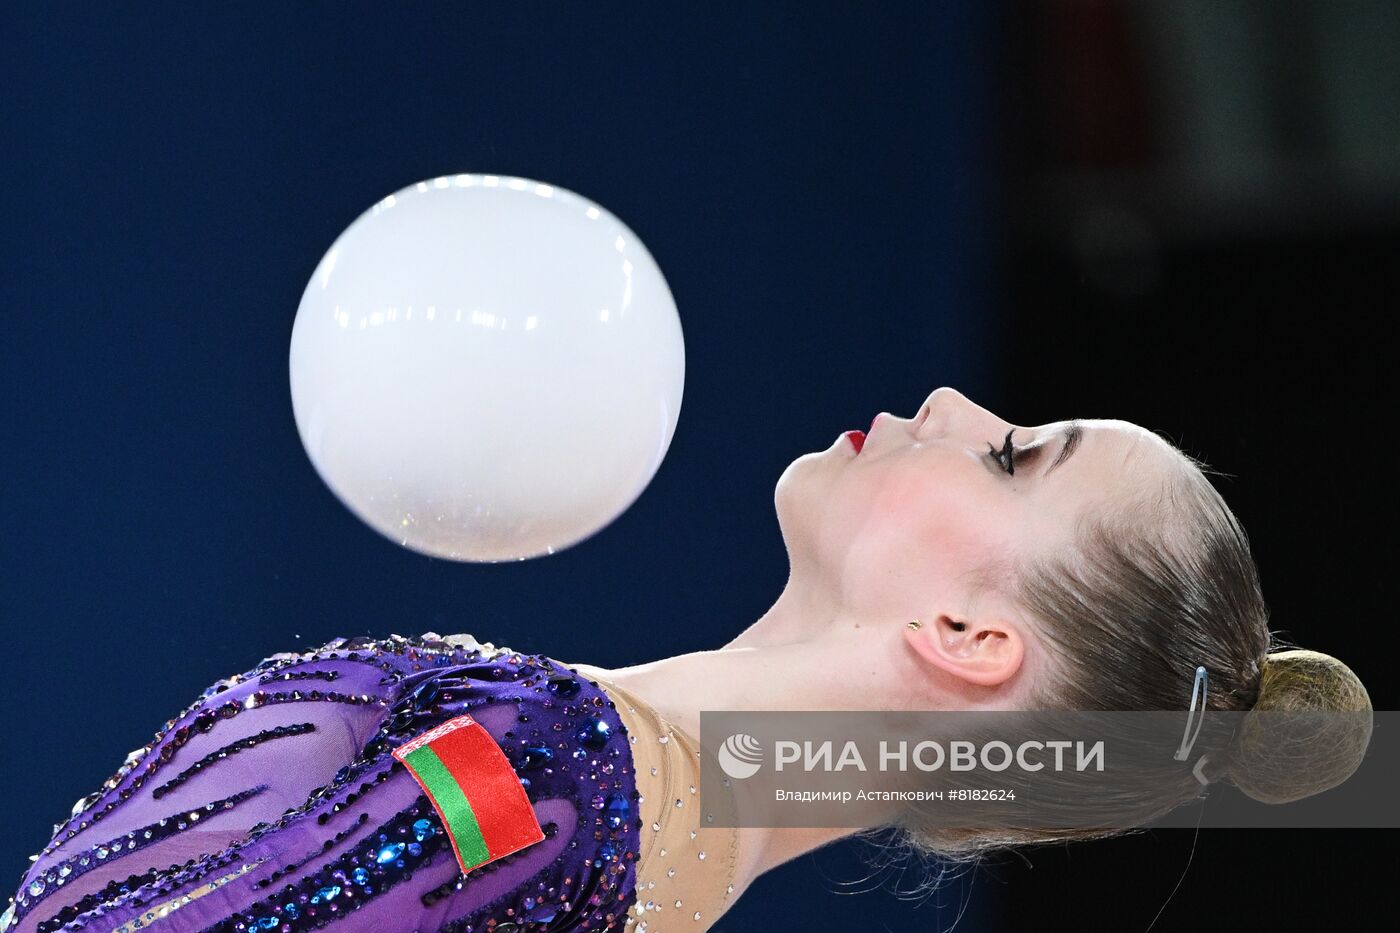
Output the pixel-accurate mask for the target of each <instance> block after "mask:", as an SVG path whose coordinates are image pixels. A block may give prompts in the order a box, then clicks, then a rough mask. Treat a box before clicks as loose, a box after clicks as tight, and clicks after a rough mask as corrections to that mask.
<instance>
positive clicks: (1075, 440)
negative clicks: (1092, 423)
mask: <svg viewBox="0 0 1400 933" xmlns="http://www.w3.org/2000/svg"><path fill="white" fill-rule="evenodd" d="M1061 433H1062V434H1063V435H1064V438H1065V442H1064V445H1063V446H1062V447H1060V452H1059V453H1058V454H1056V456H1055V462H1053V463H1051V464H1050V466H1049V468H1048V469H1047V470H1046V471H1045V475H1046V476H1049V475H1050V474H1051V473H1053V472H1055V467H1057V466H1059V465H1060V464H1062V463H1064V462H1065V461H1066V460H1068V459H1069V458H1070V457H1072V456H1074V452H1075V451H1076V450H1078V449H1079V442H1080V441H1082V440H1083V439H1084V426H1083V425H1081V424H1080V423H1079V419H1078V418H1076V419H1074V420H1073V421H1071V422H1070V423H1069V424H1067V425H1065V429H1064V431H1063V432H1061Z"/></svg>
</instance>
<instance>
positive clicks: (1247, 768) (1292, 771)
mask: <svg viewBox="0 0 1400 933" xmlns="http://www.w3.org/2000/svg"><path fill="white" fill-rule="evenodd" d="M1288 714H1295V715H1288ZM1319 714H1322V715H1319ZM1327 714H1334V715H1327ZM1346 714H1354V715H1346ZM1371 719H1372V717H1371V697H1370V695H1369V694H1368V693H1367V692H1366V687H1365V686H1364V685H1363V684H1362V683H1361V679H1360V678H1359V677H1357V676H1356V674H1355V673H1353V672H1352V669H1351V668H1349V667H1347V666H1346V665H1345V664H1343V663H1342V662H1341V661H1338V660H1337V659H1336V658H1334V657H1332V656H1331V655H1330V654H1323V653H1322V652H1320V651H1304V650H1300V649H1295V650H1289V651H1276V652H1273V653H1271V654H1269V655H1268V656H1267V657H1266V658H1265V659H1264V663H1263V666H1262V679H1261V681H1260V686H1259V699H1258V700H1257V701H1256V702H1255V704H1254V708H1253V709H1252V710H1251V711H1250V712H1249V713H1248V714H1247V715H1246V716H1245V717H1244V720H1243V722H1241V724H1240V731H1239V734H1238V735H1237V736H1236V738H1235V745H1234V749H1233V751H1232V753H1231V756H1230V765H1229V769H1228V771H1227V773H1228V775H1229V778H1230V780H1231V781H1232V782H1233V783H1234V784H1235V786H1236V787H1238V788H1239V789H1240V790H1242V791H1244V792H1245V793H1246V794H1248V795H1249V796H1250V797H1253V798H1254V799H1255V800H1259V801H1262V802H1263V803H1288V802H1290V801H1293V800H1299V799H1301V798H1303V797H1308V796H1311V795H1312V794H1317V793H1321V792H1322V791H1324V790H1327V789H1329V788H1332V787H1336V786H1337V785H1338V784H1340V783H1342V782H1343V781H1345V780H1346V779H1347V778H1349V777H1351V775H1352V772H1354V771H1355V770H1356V769H1357V767H1359V766H1360V764H1361V759H1362V757H1363V756H1364V755H1365V754H1366V746H1367V745H1369V744H1370V741H1371Z"/></svg>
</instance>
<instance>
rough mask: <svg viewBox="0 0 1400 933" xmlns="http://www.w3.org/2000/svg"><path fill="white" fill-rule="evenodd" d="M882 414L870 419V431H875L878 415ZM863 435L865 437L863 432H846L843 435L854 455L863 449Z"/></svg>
mask: <svg viewBox="0 0 1400 933" xmlns="http://www.w3.org/2000/svg"><path fill="white" fill-rule="evenodd" d="M883 414H884V412H883V411H882V412H880V414H878V415H876V416H875V417H874V418H871V419H870V430H871V431H874V430H875V423H876V422H877V421H879V420H880V415H883ZM865 435H866V432H865V431H847V432H846V435H845V436H846V438H847V439H848V440H850V442H851V445H852V446H853V447H855V449H856V453H860V452H861V449H862V448H863V447H865Z"/></svg>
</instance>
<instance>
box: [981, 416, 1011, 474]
mask: <svg viewBox="0 0 1400 933" xmlns="http://www.w3.org/2000/svg"><path fill="white" fill-rule="evenodd" d="M1015 433H1016V429H1015V428H1012V429H1011V430H1010V431H1007V432H1006V440H1005V441H1003V442H1002V445H1001V450H997V449H996V447H994V446H993V445H992V443H991V442H990V441H988V442H987V448H988V449H989V450H991V452H992V459H993V460H995V461H996V462H997V465H998V466H1000V467H1001V468H1002V469H1003V470H1005V471H1006V473H1007V475H1009V476H1015V475H1016V448H1015V447H1013V446H1012V445H1011V435H1013V434H1015Z"/></svg>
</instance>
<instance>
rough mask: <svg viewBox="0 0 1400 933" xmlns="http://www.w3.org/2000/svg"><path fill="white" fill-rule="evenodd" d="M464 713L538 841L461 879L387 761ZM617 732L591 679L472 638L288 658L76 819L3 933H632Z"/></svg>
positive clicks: (219, 695)
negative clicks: (520, 797) (515, 782)
mask: <svg viewBox="0 0 1400 933" xmlns="http://www.w3.org/2000/svg"><path fill="white" fill-rule="evenodd" d="M466 712H470V713H471V715H472V717H473V718H475V719H476V720H477V721H478V722H480V723H481V724H482V725H483V726H484V727H485V728H486V729H487V731H488V732H489V733H490V734H491V736H492V737H493V738H494V739H495V740H496V742H497V743H498V744H499V745H500V747H501V749H502V750H503V751H504V752H505V754H506V757H507V759H508V760H509V761H510V762H511V764H512V766H513V767H514V769H515V771H516V774H517V775H518V776H519V778H520V782H521V784H522V785H523V786H524V788H525V790H526V795H527V796H528V797H529V799H530V802H531V804H532V805H533V807H534V811H535V816H536V818H537V819H538V821H539V823H540V826H541V828H542V829H543V830H544V832H545V838H544V840H543V841H541V842H538V843H535V844H534V845H531V846H529V847H527V848H524V849H522V850H520V851H518V852H515V853H513V854H511V855H507V856H504V857H502V858H499V859H497V860H495V861H491V862H488V863H487V864H485V865H483V866H481V867H479V868H475V869H473V870H472V871H470V872H468V873H467V874H465V875H464V874H463V873H462V872H461V868H460V866H459V864H458V863H457V860H456V857H455V856H454V854H453V850H452V845H451V841H450V839H449V837H448V836H447V835H446V831H445V828H444V826H443V823H442V821H441V820H440V819H439V817H438V814H437V811H436V810H435V809H434V808H433V806H432V803H431V802H430V801H429V800H428V798H427V797H426V796H425V795H424V794H423V790H422V788H421V787H420V786H419V785H418V783H417V782H416V781H415V780H414V778H413V775H412V774H411V773H409V771H408V770H407V769H406V768H405V767H404V765H402V764H401V763H399V762H398V761H397V760H395V759H394V758H393V756H392V755H391V754H390V752H391V749H393V748H394V747H396V746H398V745H400V744H402V743H404V742H406V741H408V740H410V739H412V738H414V737H415V736H417V735H420V734H422V733H423V732H426V731H427V730H428V729H430V728H432V727H433V726H434V725H436V724H438V723H441V722H443V721H445V720H447V719H451V718H452V717H454V716H460V715H461V714H463V713H466ZM626 732H627V730H626V728H625V727H624V726H623V724H622V722H621V720H620V719H619V718H618V716H617V712H616V710H615V709H614V706H613V703H612V702H611V701H610V700H609V699H608V697H607V695H606V694H604V693H603V691H602V690H601V689H600V688H599V687H598V686H597V685H596V684H594V683H593V682H591V681H589V680H588V679H587V678H585V677H583V676H581V675H578V674H576V673H575V672H573V671H572V670H570V669H569V668H567V667H565V666H564V665H562V664H560V663H559V662H557V661H554V660H551V659H549V658H546V657H543V656H540V655H526V654H519V653H516V652H512V651H510V650H509V649H497V648H494V647H493V646H490V645H481V644H480V643H477V642H475V641H474V640H472V639H471V638H470V637H469V636H452V637H451V638H450V639H447V640H444V639H442V638H440V637H439V636H438V635H436V634H434V633H431V632H430V633H428V634H426V635H424V636H422V637H413V638H404V637H402V636H398V635H394V636H391V637H390V638H388V639H385V640H374V639H370V638H354V639H350V640H346V639H343V638H340V639H336V640H335V641H332V642H330V643H329V644H327V645H325V646H323V647H321V648H319V649H316V650H315V651H310V652H304V653H285V654H276V655H273V656H272V657H269V658H267V659H266V660H264V661H263V662H262V663H260V664H259V665H258V666H257V667H255V668H253V669H252V670H251V671H248V672H247V673H245V674H242V675H239V676H237V677H232V678H229V679H227V680H223V681H219V682H218V683H216V684H214V685H213V686H211V687H210V688H208V689H207V690H206V691H205V692H204V694H203V696H202V697H201V698H200V699H199V700H197V701H196V702H195V703H194V704H192V705H191V706H190V707H189V708H188V709H186V710H185V711H184V712H182V713H181V714H180V715H178V716H176V717H175V718H174V719H172V720H170V721H169V722H168V723H167V724H166V726H165V728H164V729H163V730H161V732H160V733H158V734H157V736H156V738H155V739H154V740H153V741H152V742H151V744H149V745H148V746H146V747H144V748H141V749H138V750H137V751H135V752H133V753H132V754H131V756H129V757H128V759H127V763H126V764H124V765H123V766H122V768H121V769H120V770H119V771H118V772H117V773H116V774H115V775H114V776H113V777H112V778H111V779H109V780H108V781H107V782H106V783H105V784H104V785H103V786H102V788H101V790H99V791H98V792H97V793H94V794H91V795H89V796H88V797H85V798H83V799H82V800H81V801H79V803H78V805H77V806H75V808H74V813H73V816H72V818H71V819H69V820H68V821H67V822H65V823H63V824H62V825H60V826H58V827H56V828H55V832H54V836H53V840H52V841H51V842H50V843H49V844H48V845H47V846H46V847H45V848H44V850H43V851H42V852H41V853H39V855H38V857H37V859H36V860H35V861H34V862H33V864H32V865H31V866H30V868H29V870H28V871H27V872H26V873H25V875H24V878H23V881H22V883H21V885H20V888H19V891H18V892H17V893H16V895H15V897H14V900H13V903H12V904H11V905H10V908H9V911H8V912H7V915H6V916H5V917H4V919H3V920H0V931H3V933H60V931H62V933H70V931H84V933H99V931H100V933H115V931H120V933H130V931H135V930H144V929H147V928H152V929H153V930H154V933H186V931H188V933H195V931H200V933H233V931H239V933H243V931H260V930H270V931H281V933H297V931H302V930H319V929H322V928H329V929H330V930H332V931H333V933H349V931H362V930H363V931H371V930H372V931H378V933H412V931H425V933H427V931H434V930H437V931H450V933H489V931H494V933H512V931H516V933H523V931H527V930H528V931H556V930H610V929H621V928H622V927H623V926H624V924H625V921H626V918H627V911H628V909H629V908H630V907H631V906H632V904H633V902H634V900H635V896H636V892H635V878H636V858H637V851H638V841H639V829H640V824H639V820H638V818H637V816H636V813H637V806H636V804H637V799H638V798H637V789H636V783H635V775H634V774H633V771H632V755H631V751H630V748H629V745H628V736H627V734H626Z"/></svg>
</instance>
